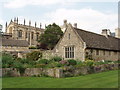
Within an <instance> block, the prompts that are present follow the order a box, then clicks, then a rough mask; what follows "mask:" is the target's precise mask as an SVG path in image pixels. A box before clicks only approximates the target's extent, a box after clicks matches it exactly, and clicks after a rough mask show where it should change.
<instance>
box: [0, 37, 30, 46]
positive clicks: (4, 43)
mask: <svg viewBox="0 0 120 90" xmlns="http://www.w3.org/2000/svg"><path fill="white" fill-rule="evenodd" d="M0 41H2V42H1V43H0V44H2V46H17V47H28V45H29V44H28V42H27V41H26V40H14V39H5V38H0Z"/></svg>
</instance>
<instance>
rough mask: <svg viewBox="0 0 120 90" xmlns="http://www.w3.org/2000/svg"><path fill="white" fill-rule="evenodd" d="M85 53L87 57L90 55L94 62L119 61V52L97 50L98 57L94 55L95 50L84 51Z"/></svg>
mask: <svg viewBox="0 0 120 90" xmlns="http://www.w3.org/2000/svg"><path fill="white" fill-rule="evenodd" d="M86 52H87V53H88V54H89V55H92V58H93V59H94V60H97V61H99V60H112V61H117V60H120V57H119V55H120V52H115V51H108V50H99V55H96V52H97V50H96V49H86Z"/></svg>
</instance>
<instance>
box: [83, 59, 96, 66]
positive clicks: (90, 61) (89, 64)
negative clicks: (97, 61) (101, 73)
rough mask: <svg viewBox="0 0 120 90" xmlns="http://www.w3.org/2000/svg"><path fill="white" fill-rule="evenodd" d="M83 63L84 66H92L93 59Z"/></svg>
mask: <svg viewBox="0 0 120 90" xmlns="http://www.w3.org/2000/svg"><path fill="white" fill-rule="evenodd" d="M84 63H85V64H86V66H89V67H92V66H93V64H94V61H93V60H87V61H85V62H84Z"/></svg>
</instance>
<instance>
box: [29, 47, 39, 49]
mask: <svg viewBox="0 0 120 90" xmlns="http://www.w3.org/2000/svg"><path fill="white" fill-rule="evenodd" d="M29 49H37V47H34V46H31V47H29Z"/></svg>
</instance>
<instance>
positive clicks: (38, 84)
mask: <svg viewBox="0 0 120 90" xmlns="http://www.w3.org/2000/svg"><path fill="white" fill-rule="evenodd" d="M2 85H3V88H118V71H117V70H114V71H107V72H102V73H96V74H90V75H85V76H78V77H68V78H50V77H6V78H3V83H2Z"/></svg>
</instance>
